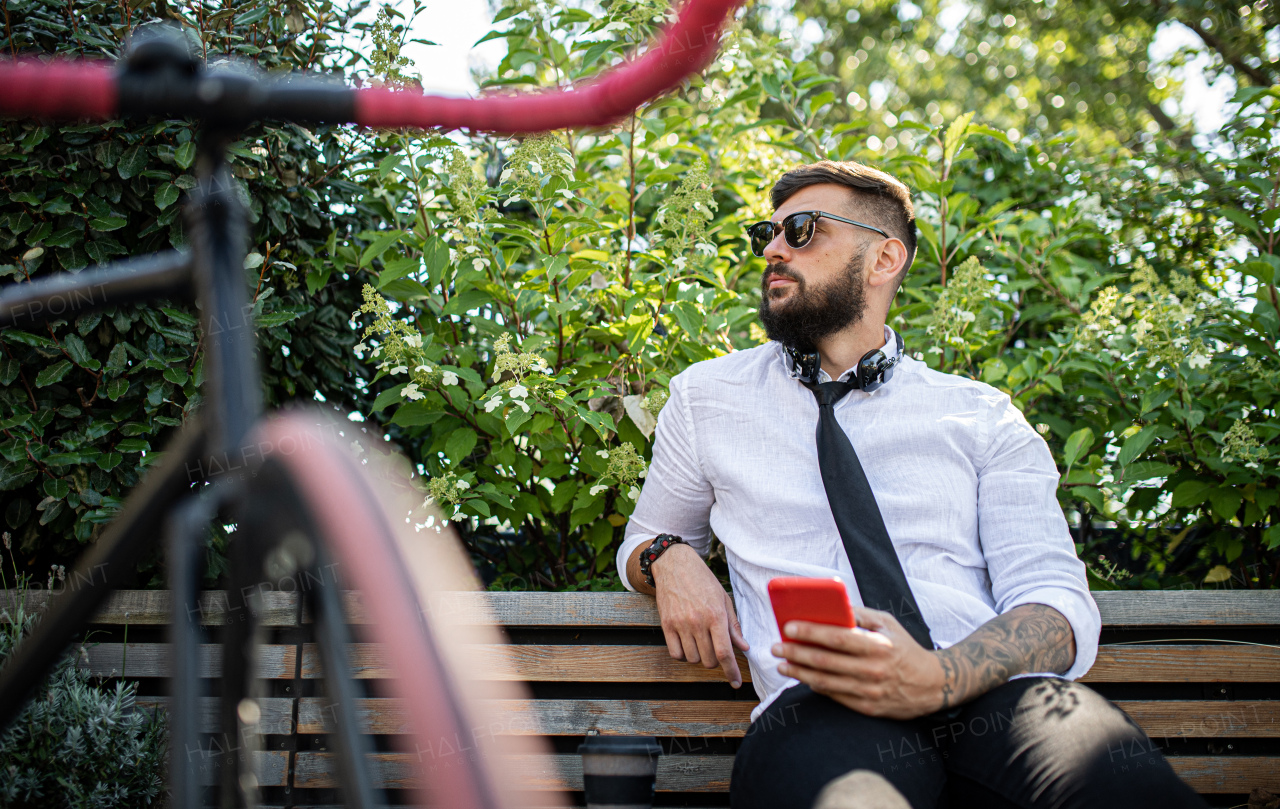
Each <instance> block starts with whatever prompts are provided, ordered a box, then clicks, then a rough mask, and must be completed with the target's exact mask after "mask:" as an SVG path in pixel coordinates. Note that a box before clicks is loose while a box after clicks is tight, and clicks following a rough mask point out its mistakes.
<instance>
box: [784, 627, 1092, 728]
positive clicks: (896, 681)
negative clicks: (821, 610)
mask: <svg viewBox="0 0 1280 809" xmlns="http://www.w3.org/2000/svg"><path fill="white" fill-rule="evenodd" d="M854 615H855V616H856V617H857V619H858V626H859V627H863V628H865V629H873V630H876V631H875V632H861V631H859V630H851V629H842V628H840V627H835V626H828V625H825V624H814V623H809V622H807V621H791V622H790V623H788V624H787V626H786V636H785V639H784V641H783V642H782V643H779V644H776V645H775V646H774V647H773V653H774V654H775V655H776V656H778V657H781V658H785V662H783V663H782V665H780V666H779V667H778V672H779V673H781V674H783V675H786V676H788V677H795V678H796V679H797V680H800V682H802V683H806V684H808V685H809V687H810V688H812V689H813V690H814V691H816V692H818V693H819V694H825V695H826V696H828V697H831V698H832V699H834V700H836V701H837V702H840V703H841V704H843V705H845V706H847V707H849V708H852V709H853V710H855V711H858V712H859V713H863V714H866V715H868V716H885V717H889V718H891V719H914V718H915V717H917V716H924V715H925V714H928V713H932V712H934V711H937V710H941V709H946V708H951V707H954V706H956V705H959V704H960V703H963V702H967V701H968V700H971V699H973V698H974V697H977V696H979V695H981V694H984V693H986V692H987V691H990V690H991V689H992V688H995V687H996V686H998V685H1000V684H1001V683H1004V682H1006V681H1007V680H1008V679H1009V678H1010V677H1012V676H1014V675H1016V674H1027V673H1031V672H1054V673H1058V674H1061V673H1063V672H1065V671H1066V670H1067V669H1069V668H1071V664H1072V663H1073V662H1074V661H1075V657H1076V643H1075V633H1074V632H1073V631H1072V629H1071V624H1070V623H1068V622H1067V619H1066V617H1065V616H1063V614H1062V613H1061V612H1058V611H1057V610H1056V609H1054V608H1053V607H1049V606H1046V605H1044V604H1022V605H1019V606H1017V607H1014V608H1013V609H1011V610H1009V611H1008V612H1006V613H1004V614H1003V615H998V616H996V617H995V618H992V619H991V620H990V621H987V622H986V623H985V624H983V625H982V626H980V627H978V629H977V630H976V631H975V632H974V633H973V634H972V635H970V636H969V637H967V638H965V639H964V640H962V641H960V642H959V643H957V644H956V645H954V646H951V647H949V648H946V649H943V650H941V651H931V650H928V649H925V648H924V647H922V646H921V645H920V644H918V643H916V642H915V640H914V639H913V638H912V637H911V635H910V634H909V633H908V632H907V631H906V630H905V629H903V628H902V625H901V624H900V623H898V621H897V619H896V618H894V617H893V616H892V615H890V614H889V613H887V612H880V611H879V610H870V609H867V608H865V607H854ZM789 640H801V641H806V642H808V643H810V644H817V646H807V645H803V644H799V643H789V642H787V641H789ZM822 647H825V648H822Z"/></svg>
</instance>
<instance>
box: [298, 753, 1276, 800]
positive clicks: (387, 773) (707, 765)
mask: <svg viewBox="0 0 1280 809" xmlns="http://www.w3.org/2000/svg"><path fill="white" fill-rule="evenodd" d="M462 752H464V753H466V752H471V751H468V750H464V751H462ZM454 755H458V751H457V750H455V749H453V748H450V749H449V751H448V752H443V753H438V754H437V755H435V756H434V757H433V756H432V753H431V752H424V753H423V754H422V756H423V758H424V759H425V761H426V762H428V766H431V765H432V764H434V765H435V766H449V759H450V757H452V756H454ZM375 757H376V759H377V761H378V767H379V773H378V776H379V785H380V786H383V787H391V788H395V789H410V788H413V787H414V786H416V785H417V783H416V780H415V778H414V776H413V769H412V767H413V766H414V764H415V763H416V761H417V759H418V756H416V755H414V754H405V753H378V754H377V755H376V756H375ZM1168 761H1169V763H1170V765H1172V767H1173V770H1174V772H1176V773H1178V775H1179V776H1180V777H1181V778H1182V779H1183V780H1185V781H1186V782H1187V783H1188V784H1189V785H1190V786H1191V787H1192V788H1193V789H1195V790H1196V791H1197V792H1201V793H1245V792H1249V791H1250V790H1252V789H1253V788H1255V787H1259V786H1261V787H1264V788H1267V789H1273V790H1274V789H1277V788H1280V758H1275V757H1270V756H1170V757H1169V758H1168ZM500 766H502V767H503V768H506V769H508V770H509V771H511V772H513V773H514V774H515V775H516V777H517V778H519V779H521V781H522V782H523V785H524V787H525V788H526V789H529V790H531V791H532V790H555V791H562V790H581V789H582V761H581V759H580V757H578V756H576V755H573V754H564V753H562V754H555V755H544V756H511V757H510V758H508V759H506V760H504V761H503V763H502V764H501V765H500ZM336 770H337V762H336V761H335V758H334V755H333V754H332V753H314V752H300V753H298V754H297V759H296V763H295V769H294V785H295V786H297V787H301V788H305V789H320V788H324V789H329V788H334V787H336V786H337V785H338V783H337V779H336ZM732 772H733V756H727V755H707V756H698V755H685V754H680V755H667V756H663V757H662V758H660V759H658V791H659V792H726V791H728V789H729V778H730V775H731V774H732Z"/></svg>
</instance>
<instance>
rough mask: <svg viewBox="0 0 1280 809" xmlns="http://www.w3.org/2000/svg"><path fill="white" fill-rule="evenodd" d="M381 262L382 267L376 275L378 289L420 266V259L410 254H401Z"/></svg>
mask: <svg viewBox="0 0 1280 809" xmlns="http://www.w3.org/2000/svg"><path fill="white" fill-rule="evenodd" d="M383 264H384V269H383V270H382V272H381V274H379V275H378V289H382V288H383V287H385V286H386V285H387V284H388V283H390V282H392V281H395V280H397V279H400V278H404V277H405V276H406V275H408V274H409V273H411V272H414V271H415V270H417V269H418V267H419V266H420V260H419V259H417V258H414V257H412V256H401V257H400V258H396V259H391V260H390V261H386V262H383Z"/></svg>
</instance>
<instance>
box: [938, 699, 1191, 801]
mask: <svg viewBox="0 0 1280 809" xmlns="http://www.w3.org/2000/svg"><path fill="white" fill-rule="evenodd" d="M937 730H938V729H937V728H934V729H933V731H932V732H935V733H936V732H937ZM938 746H939V747H940V748H941V749H942V750H944V751H945V752H946V756H945V761H946V768H947V772H948V779H947V781H948V786H947V794H948V796H949V797H950V798H951V802H952V804H953V805H955V806H958V807H963V806H978V805H981V806H989V807H996V808H997V809H1003V807H1015V806H1016V807H1019V808H1020V809H1105V808H1106V807H1112V806H1114V807H1119V808H1120V809H1144V807H1154V808H1155V809H1183V808H1184V807H1188V808H1190V807H1197V808H1198V807H1205V806H1207V804H1206V803H1205V802H1204V800H1203V799H1202V798H1200V796H1198V795H1196V793H1195V792H1194V791H1193V790H1192V789H1191V788H1190V787H1189V786H1187V785H1186V784H1185V783H1183V782H1182V780H1181V779H1179V778H1178V776H1177V775H1175V774H1174V772H1173V769H1172V768H1171V767H1170V766H1169V763H1168V762H1167V761H1165V759H1164V756H1163V755H1162V754H1161V753H1160V750H1159V748H1157V747H1156V746H1155V744H1154V743H1153V742H1152V741H1151V739H1149V738H1147V735H1146V734H1145V733H1143V732H1142V729H1141V728H1139V727H1138V726H1137V725H1136V724H1135V723H1134V722H1133V720H1131V719H1130V718H1129V717H1128V716H1126V715H1125V714H1124V712H1123V711H1121V710H1120V709H1119V708H1117V707H1116V706H1114V705H1112V704H1111V703H1110V702H1108V701H1107V700H1106V699H1104V698H1103V697H1101V696H1100V695H1098V694H1097V692H1095V691H1093V690H1092V689H1090V688H1088V687H1087V686H1084V685H1080V684H1079V683H1074V682H1069V681H1067V680H1060V679H1056V678H1050V677H1026V678H1022V679H1017V680H1012V681H1010V682H1008V683H1005V684H1004V685H1002V686H1000V687H998V688H996V689H993V690H992V691H990V692H988V693H986V694H984V695H983V696H981V697H979V698H978V699H976V700H974V701H973V702H970V703H969V704H968V705H965V706H964V710H963V711H962V712H961V714H960V715H959V716H958V717H956V719H955V720H954V721H953V722H950V723H948V724H947V725H946V730H945V731H944V732H943V734H942V736H941V737H940V738H939V741H938Z"/></svg>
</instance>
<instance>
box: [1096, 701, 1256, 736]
mask: <svg viewBox="0 0 1280 809" xmlns="http://www.w3.org/2000/svg"><path fill="white" fill-rule="evenodd" d="M1115 704H1116V705H1118V706H1119V707H1120V709H1121V710H1123V711H1124V712H1125V713H1127V714H1129V716H1130V717H1132V718H1133V720H1134V721H1135V722H1137V723H1138V725H1139V727H1141V728H1142V729H1143V730H1144V731H1145V732H1146V734H1147V735H1148V736H1150V737H1152V738H1155V739H1174V738H1253V739H1274V738H1277V737H1280V700H1241V701H1239V702H1235V701H1231V702H1228V701H1224V700H1205V701H1194V700H1131V701H1129V700H1121V701H1117V702H1116V703H1115Z"/></svg>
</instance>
